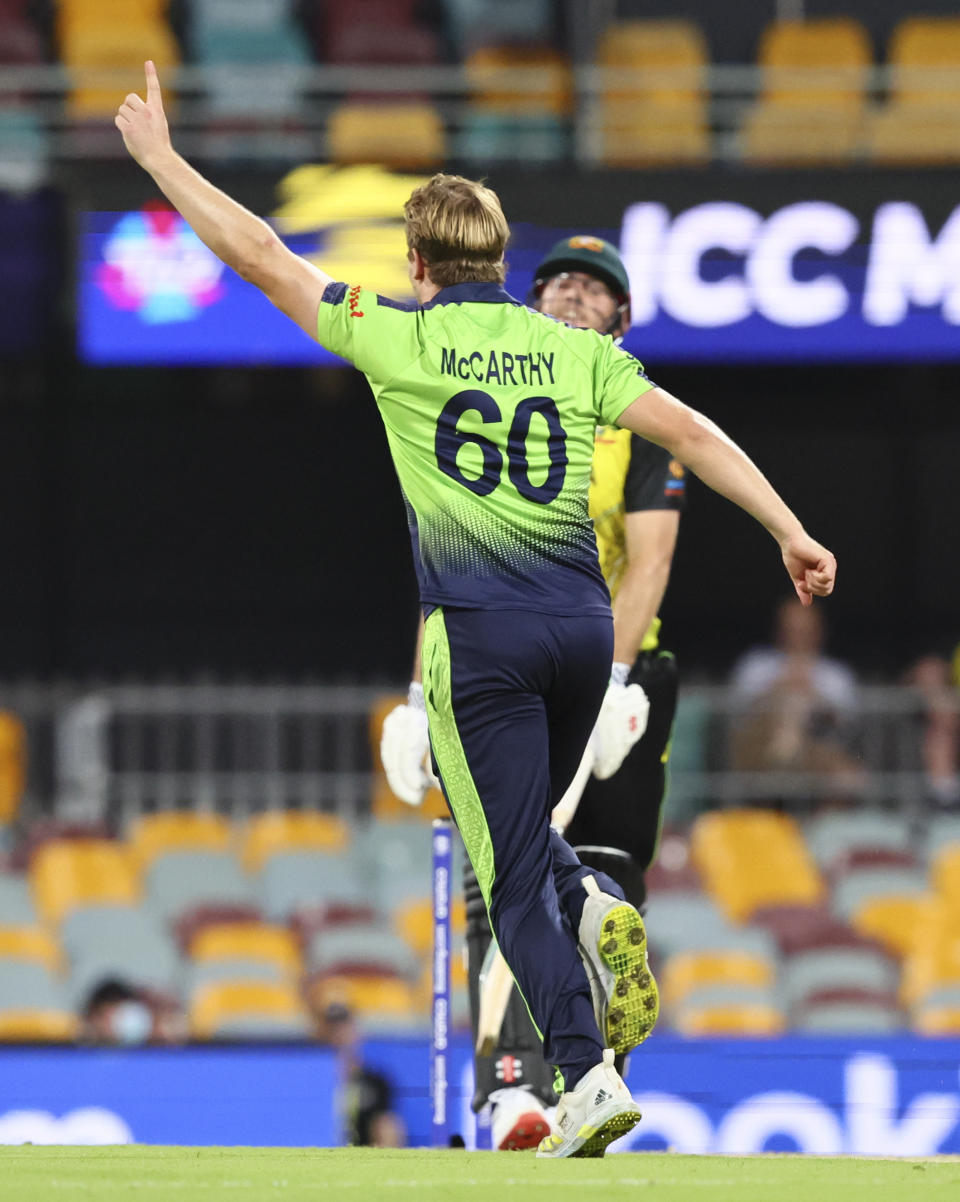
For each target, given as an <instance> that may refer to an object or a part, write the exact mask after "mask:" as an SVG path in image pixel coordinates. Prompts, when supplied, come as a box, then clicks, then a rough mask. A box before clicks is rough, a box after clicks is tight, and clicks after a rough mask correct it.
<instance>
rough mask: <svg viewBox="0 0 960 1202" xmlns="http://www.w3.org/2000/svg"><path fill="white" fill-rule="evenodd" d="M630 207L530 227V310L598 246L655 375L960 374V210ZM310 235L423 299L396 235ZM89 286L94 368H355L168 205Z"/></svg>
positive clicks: (300, 244)
mask: <svg viewBox="0 0 960 1202" xmlns="http://www.w3.org/2000/svg"><path fill="white" fill-rule="evenodd" d="M619 208H620V219H619V225H618V226H616V227H612V228H611V227H606V228H603V227H601V228H597V227H596V226H593V225H590V224H589V223H588V222H587V221H585V222H584V223H583V224H581V225H579V226H577V227H576V228H575V229H571V228H569V227H568V228H560V227H557V226H550V225H549V224H546V222H544V223H543V224H540V223H531V222H519V223H514V224H513V226H512V229H513V236H512V239H511V243H510V246H509V249H508V261H509V274H508V278H507V288H508V290H509V291H510V292H512V293H513V295H515V296H517V297H520V298H524V297H526V296H527V295H528V292H529V288H530V283H531V278H532V275H533V272H534V270H535V267H536V265H537V262H538V261H539V259H540V258H541V257H542V256H543V254H544V253H545V252H546V251H547V250H548V249H549V248H550V247H551V246H552V245H553V244H554V243H555V242H556V241H557V240H558V239H559V238H561V237H564V236H566V235H572V234H574V233H579V234H582V233H585V232H589V233H593V234H598V235H600V236H602V237H605V238H607V239H609V240H610V241H612V242H614V243H615V244H617V245H618V246H619V247H620V250H621V253H622V254H623V256H624V259H625V261H626V263H627V267H628V270H629V273H630V280H631V289H632V313H633V326H632V328H631V330H630V332H629V334H628V335H627V338H626V340H625V345H626V347H627V348H628V349H629V350H631V351H632V352H633V353H634V354H636V355H637V356H638V357H640V358H641V359H645V360H647V361H648V362H651V363H655V364H659V363H675V362H685V363H773V362H779V361H783V362H802V363H828V362H834V363H837V362H870V361H874V362H896V361H900V362H902V361H906V360H911V361H922V360H929V361H949V360H956V359H960V203H958V204H957V206H956V208H954V209H953V211H952V212H950V213H949V215H948V216H947V217H946V220H943V219H942V214H941V216H940V218H939V219H934V218H932V217H929V216H928V215H927V214H926V213H925V211H924V208H923V206H921V205H920V204H918V203H916V201H915V200H903V199H898V198H897V197H896V196H891V197H890V198H889V199H884V200H880V201H879V202H876V201H875V202H873V203H872V204H871V206H870V207H869V209H866V208H865V209H863V211H861V212H859V213H854V212H853V211H851V209H850V208H848V207H845V206H844V205H843V204H840V203H837V202H836V201H834V200H823V199H820V200H818V199H816V198H810V197H807V198H804V199H799V200H796V201H793V202H791V203H787V204H782V205H780V206H779V207H775V208H769V207H768V208H767V209H766V210H763V211H762V210H761V209H760V208H757V207H753V206H752V205H751V204H748V203H745V202H740V201H733V200H730V199H724V200H709V199H706V200H703V201H702V202H701V203H697V204H694V205H687V206H686V207H683V206H678V205H674V206H671V205H670V204H668V203H665V202H664V201H663V200H661V199H648V198H645V199H640V200H636V201H633V202H631V203H627V204H624V205H622V206H619ZM396 211H397V210H396V209H394V213H395V212H396ZM543 211H544V212H545V214H547V213H548V212H549V204H544V206H543ZM605 211H606V212H609V203H608V204H607V205H606V206H605ZM306 225H309V226H310V228H305V227H304V223H301V226H300V228H297V227H296V226H294V228H292V229H291V223H290V222H289V220H287V221H284V220H281V221H280V222H279V223H278V228H280V229H281V232H282V233H283V235H284V237H285V238H286V240H287V241H288V244H289V245H290V246H291V247H292V248H293V249H294V250H296V251H298V252H299V253H303V254H306V255H307V256H308V257H313V258H315V259H316V261H317V262H318V263H319V264H320V265H321V266H323V267H324V268H325V269H326V270H328V271H329V272H330V273H331V274H332V275H334V276H335V277H336V278H338V279H344V280H346V282H348V283H350V284H353V283H360V284H363V285H365V286H367V287H374V288H377V290H378V291H381V292H383V293H384V294H386V295H390V296H395V297H398V298H400V297H403V296H404V295H408V294H409V287H408V285H407V284H406V278H405V273H404V268H405V263H404V250H405V247H404V243H403V236H402V228H401V227H400V225H399V223H398V222H396V220H393V221H384V219H383V217H382V215H379V214H378V215H376V218H375V219H374V220H367V221H364V220H357V221H346V222H345V221H343V220H337V221H335V222H334V221H329V222H328V223H327V224H324V218H323V217H322V216H321V218H319V219H318V220H316V221H310V222H308V223H306ZM78 287H79V298H78V299H79V313H78V330H79V344H80V351H81V355H82V357H83V358H84V359H85V360H87V361H89V362H93V363H102V364H110V363H115V364H119V363H145V364H184V363H195V364H211V365H212V364H258V363H259V364H291V365H295V364H317V365H322V364H333V363H337V362H339V360H337V359H336V358H335V357H334V356H332V355H330V354H328V353H327V352H325V351H324V350H323V349H322V348H320V347H318V346H317V345H315V344H313V343H312V342H311V341H310V339H309V338H308V337H307V336H306V335H305V334H303V333H302V332H301V331H300V330H298V329H297V328H296V327H295V326H293V324H292V323H290V322H289V321H288V320H287V319H286V318H284V317H283V316H281V315H280V314H279V313H278V312H277V311H275V310H274V309H273V308H272V306H271V305H270V304H269V303H268V302H267V301H266V300H265V299H264V298H263V297H262V296H261V295H260V294H259V293H258V292H257V290H256V289H255V288H253V287H252V286H251V285H249V284H247V283H245V282H244V281H243V280H241V279H240V278H239V277H238V276H236V275H235V274H234V273H233V272H232V271H230V270H228V269H227V268H225V267H223V265H222V264H220V263H219V262H218V261H217V259H216V258H215V257H214V256H213V255H212V254H211V253H210V252H209V251H208V250H207V249H206V248H205V247H204V246H203V245H202V244H201V243H200V242H199V240H198V239H197V238H196V236H195V235H194V234H193V233H192V232H191V230H190V229H189V228H188V227H187V226H186V225H185V224H184V222H183V221H182V220H181V218H180V217H179V216H177V215H176V214H175V213H171V212H170V211H169V210H166V209H163V208H160V207H150V208H146V209H144V210H142V211H135V212H125V213H88V214H86V215H85V217H84V219H83V225H82V237H81V241H80V262H79V270H78Z"/></svg>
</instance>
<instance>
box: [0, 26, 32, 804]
mask: <svg viewBox="0 0 960 1202" xmlns="http://www.w3.org/2000/svg"><path fill="white" fill-rule="evenodd" d="M0 32H2V31H0ZM9 111H10V110H0V114H3V113H6V112H9ZM4 125H5V123H4V122H0V136H4V135H5V133H6V131H5V129H4ZM7 153H8V151H7V150H6V138H5V136H4V157H6V155H7ZM26 779H27V736H26V731H25V730H24V726H23V723H22V722H21V721H20V719H19V718H17V717H16V716H15V715H14V714H8V713H4V712H2V711H0V826H3V824H4V823H7V822H12V821H13V819H14V818H15V817H16V815H17V810H18V809H19V807H20V801H21V799H22V797H23V790H24V786H25V784H26Z"/></svg>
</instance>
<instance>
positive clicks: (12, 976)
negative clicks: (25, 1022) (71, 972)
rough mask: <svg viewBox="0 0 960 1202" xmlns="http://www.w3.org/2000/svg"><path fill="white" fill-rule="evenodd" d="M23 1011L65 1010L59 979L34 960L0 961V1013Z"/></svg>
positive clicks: (7, 957)
mask: <svg viewBox="0 0 960 1202" xmlns="http://www.w3.org/2000/svg"><path fill="white" fill-rule="evenodd" d="M27 1009H30V1010H46V1011H61V1010H67V1009H69V1007H68V1006H66V1005H65V994H64V989H63V985H62V982H61V981H60V978H59V977H58V976H56V975H55V974H54V973H52V972H51V971H50V970H49V969H48V968H47V966H46V965H45V964H42V963H40V962H38V961H36V960H24V959H19V958H16V957H12V956H5V957H0V1013H2V1012H3V1011H5V1010H18V1011H22V1010H27Z"/></svg>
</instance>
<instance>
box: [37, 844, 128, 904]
mask: <svg viewBox="0 0 960 1202" xmlns="http://www.w3.org/2000/svg"><path fill="white" fill-rule="evenodd" d="M30 886H31V889H32V891H33V898H34V903H35V905H36V907H37V910H38V912H39V913H40V915H41V916H42V918H43V919H44V921H45V922H48V923H51V924H53V925H57V924H58V923H60V922H61V921H62V920H63V919H64V918H65V917H66V916H67V915H68V914H69V913H71V912H72V911H74V910H77V909H80V908H81V907H84V906H95V905H103V904H116V905H136V904H137V903H138V902H139V900H140V884H139V881H138V879H137V875H136V872H135V870H134V867H133V864H132V861H131V857H130V853H129V851H128V850H127V848H126V847H124V846H123V845H122V844H120V843H117V842H114V841H112V840H108V839H76V840H52V841H51V842H49V843H45V844H44V845H43V846H42V847H40V848H39V850H38V851H37V852H36V854H35V855H34V857H33V859H32V861H31V864H30Z"/></svg>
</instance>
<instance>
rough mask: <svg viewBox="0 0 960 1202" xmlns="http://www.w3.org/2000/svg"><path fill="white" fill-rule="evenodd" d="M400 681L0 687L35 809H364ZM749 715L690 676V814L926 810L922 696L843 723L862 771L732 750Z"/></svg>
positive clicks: (840, 731) (903, 695) (865, 699)
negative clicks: (841, 804)
mask: <svg viewBox="0 0 960 1202" xmlns="http://www.w3.org/2000/svg"><path fill="white" fill-rule="evenodd" d="M389 691H390V690H389V689H387V688H376V687H370V686H365V687H359V686H350V685H289V684H276V685H256V684H222V683H209V684H207V683H204V684H160V685H150V684H137V685H129V684H127V685H101V684H96V685H79V684H74V685H55V686H47V685H37V684H25V685H19V686H12V685H8V686H0V708H2V709H9V710H12V711H13V712H15V713H17V714H19V716H20V717H21V718H22V720H23V721H24V723H25V725H26V727H27V732H28V740H29V746H30V763H31V768H30V784H29V796H28V806H29V808H30V812H32V813H34V814H38V815H39V814H44V813H50V812H52V811H53V810H56V812H57V814H58V816H63V817H71V818H78V819H79V818H82V819H84V820H97V819H104V818H106V819H109V820H111V821H117V822H125V821H127V820H128V819H130V818H132V817H134V816H135V815H137V814H139V813H143V812H149V811H152V810H155V809H164V808H169V807H176V806H184V807H188V808H208V809H213V808H216V809H219V810H223V811H224V812H226V813H231V814H236V815H243V814H246V813H249V812H251V811H255V810H259V809H263V808H267V807H283V806H299V807H306V808H318V809H324V810H330V811H336V812H339V813H342V814H344V815H345V816H349V817H359V816H360V815H361V814H363V813H365V812H367V810H368V809H369V806H370V798H371V786H372V781H373V764H372V761H371V756H370V746H369V714H370V711H371V708H372V706H373V705H374V703H375V702H376V701H377V699H378V698H382V697H383V696H384V694H385V693H386V692H389ZM749 720H750V715H749V712H748V711H745V710H744V709H743V708H738V707H737V706H736V705H735V704H734V702H733V701H732V699H731V695H730V693H729V691H728V690H727V689H726V688H723V687H719V686H706V685H697V686H687V687H685V688H684V689H682V691H681V704H680V709H679V712H678V719H677V725H676V729H675V736H674V747H673V756H672V760H671V798H672V800H671V810H672V811H673V812H674V813H675V815H676V816H678V817H679V816H681V815H683V814H684V813H686V812H690V813H694V812H696V811H697V810H699V809H702V808H704V807H706V806H710V805H718V804H719V805H736V804H744V803H761V802H768V803H769V802H781V803H785V804H788V805H794V806H797V807H802V806H807V805H810V804H814V803H816V802H817V801H818V800H837V799H844V798H845V799H849V800H858V801H864V802H870V803H876V804H893V805H896V806H898V807H899V808H902V809H904V808H905V809H907V810H909V811H911V812H915V813H917V812H919V811H920V810H921V809H922V808H923V806H924V804H925V796H926V781H925V777H924V773H923V766H922V756H921V745H922V734H923V720H924V701H923V698H922V696H921V695H920V694H919V693H917V692H916V691H914V690H913V689H908V688H902V687H867V688H863V689H861V690H860V691H859V694H858V697H857V704H856V707H855V709H854V710H852V711H850V712H849V713H848V714H847V715H846V716H845V719H844V721H843V722H842V723H841V725H840V726H839V727H838V728H837V729H836V730H835V731H834V732H833V733H832V734H831V736H830V737H831V738H833V739H835V741H836V742H837V745H838V746H840V747H841V748H842V750H843V752H844V757H845V762H846V763H847V764H848V766H849V767H850V768H851V771H849V772H846V771H845V772H841V773H838V772H835V771H822V770H808V769H807V768H806V766H803V765H801V766H800V767H799V768H798V766H796V765H794V766H792V767H791V768H789V769H779V768H777V767H772V768H771V767H764V768H760V769H750V770H748V769H746V768H744V767H743V766H742V765H740V764H738V762H737V759H736V755H735V754H734V749H735V747H736V737H737V732H738V731H742V730H743V729H744V724H745V723H746V722H748V721H749Z"/></svg>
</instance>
